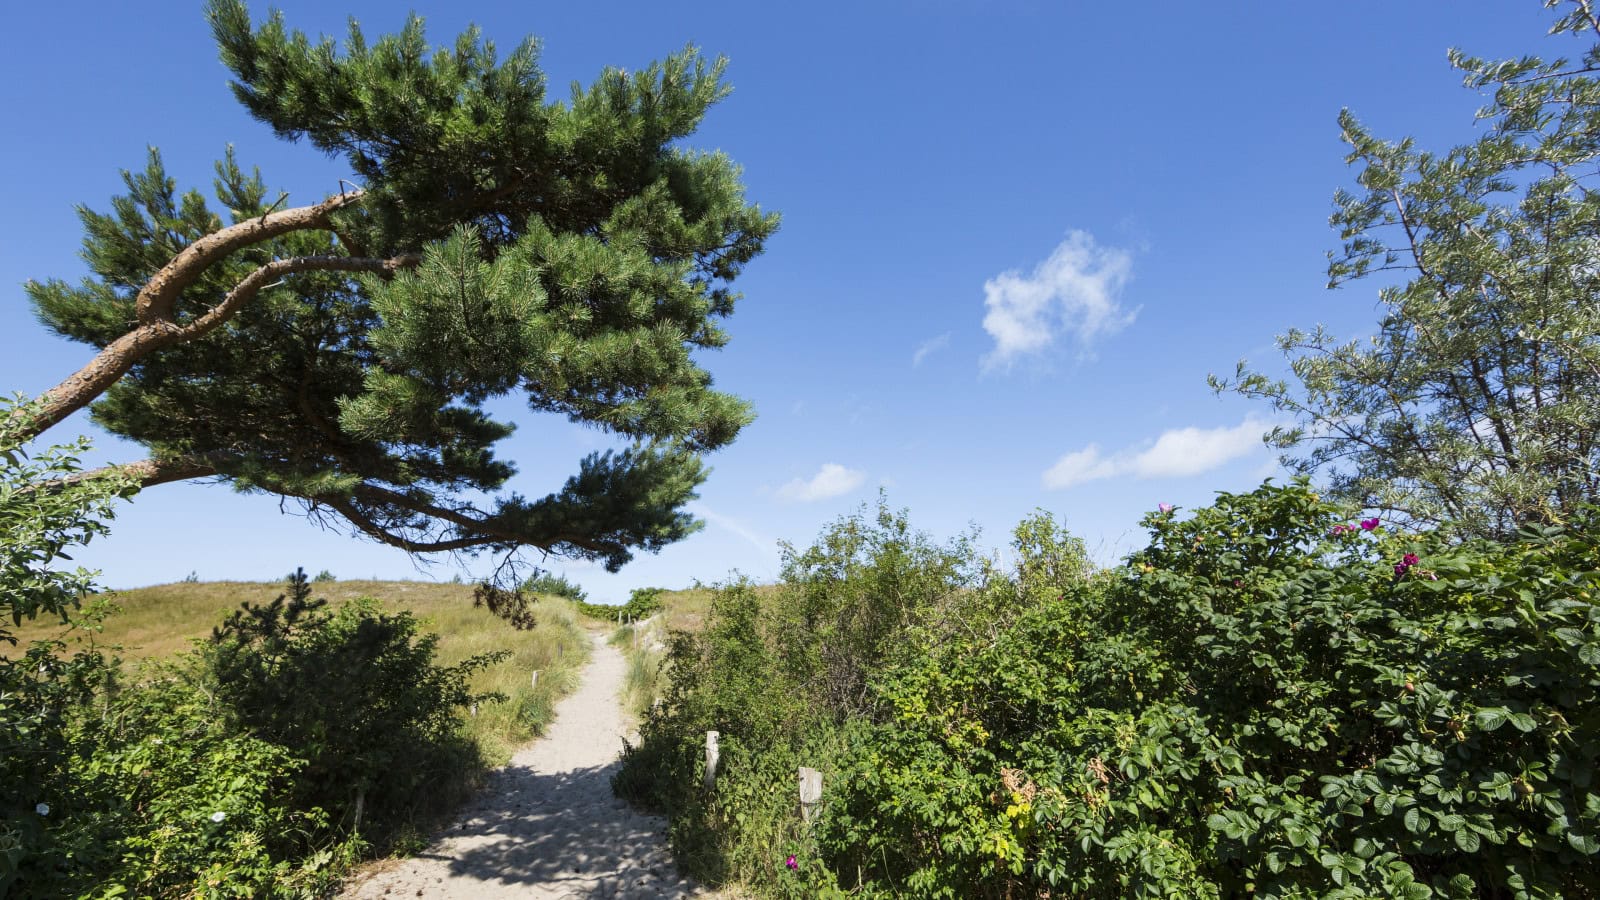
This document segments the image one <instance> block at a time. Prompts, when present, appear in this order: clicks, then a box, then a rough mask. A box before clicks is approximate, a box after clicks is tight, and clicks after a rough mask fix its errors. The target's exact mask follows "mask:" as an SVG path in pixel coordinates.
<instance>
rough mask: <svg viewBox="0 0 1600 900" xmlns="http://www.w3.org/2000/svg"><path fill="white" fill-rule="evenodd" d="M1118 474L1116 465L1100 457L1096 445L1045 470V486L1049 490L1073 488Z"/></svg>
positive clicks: (1065, 457) (1074, 453) (1072, 454)
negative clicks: (1076, 485)
mask: <svg viewBox="0 0 1600 900" xmlns="http://www.w3.org/2000/svg"><path fill="white" fill-rule="evenodd" d="M1115 474H1117V467H1116V464H1115V463H1113V462H1112V461H1111V460H1109V459H1106V458H1104V457H1102V456H1101V455H1100V448H1099V447H1097V446H1095V445H1094V444H1090V445H1089V446H1087V447H1085V448H1083V449H1082V450H1076V451H1074V452H1072V453H1068V454H1067V455H1065V456H1063V457H1061V458H1060V459H1058V460H1056V464H1055V465H1053V466H1051V467H1050V468H1048V469H1046V470H1045V473H1044V486H1045V487H1047V488H1065V487H1072V486H1073V485H1075V484H1082V483H1083V482H1085V481H1094V480H1095V479H1097V478H1110V477H1111V476H1113V475H1115Z"/></svg>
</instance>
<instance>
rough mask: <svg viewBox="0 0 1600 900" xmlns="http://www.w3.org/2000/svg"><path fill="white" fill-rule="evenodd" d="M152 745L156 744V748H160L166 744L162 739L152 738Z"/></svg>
mask: <svg viewBox="0 0 1600 900" xmlns="http://www.w3.org/2000/svg"><path fill="white" fill-rule="evenodd" d="M150 743H152V744H155V745H156V746H157V747H159V746H161V745H162V744H163V743H164V742H163V741H162V740H161V738H151V739H150Z"/></svg>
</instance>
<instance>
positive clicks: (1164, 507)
mask: <svg viewBox="0 0 1600 900" xmlns="http://www.w3.org/2000/svg"><path fill="white" fill-rule="evenodd" d="M1156 509H1157V510H1160V511H1161V512H1164V513H1169V512H1172V504H1171V503H1157V504H1156Z"/></svg>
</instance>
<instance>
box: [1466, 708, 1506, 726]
mask: <svg viewBox="0 0 1600 900" xmlns="http://www.w3.org/2000/svg"><path fill="white" fill-rule="evenodd" d="M1510 715H1511V711H1510V710H1508V709H1506V708H1505V707H1503V706H1499V707H1489V708H1487V709H1480V710H1478V712H1477V713H1476V714H1475V715H1474V716H1473V721H1475V722H1477V723H1478V727H1479V728H1482V729H1483V730H1484V731H1494V730H1495V729H1497V728H1499V727H1500V726H1501V725H1504V724H1505V723H1506V720H1507V718H1508V717H1510Z"/></svg>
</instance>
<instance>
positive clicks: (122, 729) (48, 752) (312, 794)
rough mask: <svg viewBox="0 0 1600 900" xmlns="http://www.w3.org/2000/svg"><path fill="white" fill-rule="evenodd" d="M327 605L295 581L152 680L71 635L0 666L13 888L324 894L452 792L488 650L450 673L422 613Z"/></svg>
mask: <svg viewBox="0 0 1600 900" xmlns="http://www.w3.org/2000/svg"><path fill="white" fill-rule="evenodd" d="M321 606H322V603H321V601H313V600H311V599H310V594H309V585H308V584H307V581H306V578H305V575H304V573H303V572H297V573H296V576H295V577H294V579H293V581H292V583H291V589H290V592H289V593H288V594H287V595H286V596H280V597H279V598H278V599H277V600H276V601H275V602H273V603H271V604H266V605H251V604H246V605H245V606H244V607H243V608H242V609H241V610H240V611H238V612H236V613H234V614H233V616H232V617H231V618H229V619H228V620H227V621H226V622H224V623H223V625H222V626H221V627H219V628H218V629H217V630H216V632H215V633H214V634H213V637H212V639H211V641H209V642H207V643H206V644H205V645H204V646H203V647H201V648H200V649H199V650H198V651H197V652H195V653H192V654H189V655H187V656H184V657H181V658H179V659H178V660H175V661H172V662H169V663H166V664H163V665H159V666H151V667H149V668H147V669H146V670H144V671H143V672H142V673H140V677H139V678H137V679H135V678H131V677H129V675H128V674H127V673H126V672H124V670H123V669H122V667H121V666H120V665H119V664H117V663H116V662H115V661H114V660H109V659H107V658H106V657H105V656H104V655H103V654H101V653H99V652H98V651H94V650H89V651H79V652H78V653H76V654H74V655H72V656H62V655H61V651H62V650H63V649H64V646H63V645H62V644H61V643H60V642H38V643H36V644H34V645H33V646H31V647H29V648H28V649H27V650H26V651H25V652H24V653H23V654H22V655H21V656H19V657H16V658H13V659H0V716H3V717H4V720H5V723H6V724H7V726H8V727H7V729H5V730H3V731H0V751H3V752H0V788H3V790H4V791H5V794H4V801H5V803H6V808H7V811H8V814H7V816H6V818H5V820H4V822H3V823H0V894H4V895H5V896H20V897H59V896H97V897H99V896H106V897H111V896H129V897H133V896H137V897H190V896H208V897H209V896H215V897H227V896H233V897H301V896H317V895H320V893H321V892H323V891H324V890H325V889H326V888H327V887H328V886H329V885H330V884H331V883H332V882H333V881H335V880H336V878H337V876H338V875H339V874H340V873H341V872H342V871H343V870H344V869H345V868H347V867H348V865H349V863H351V862H352V861H353V860H354V859H356V858H357V857H358V856H359V855H360V854H361V853H363V852H364V851H365V850H366V849H367V848H368V846H369V845H370V844H374V843H375V844H377V845H378V846H379V847H380V848H382V847H383V846H385V845H387V844H388V843H390V842H391V841H392V840H393V839H394V838H395V837H396V836H397V833H400V834H404V833H408V832H409V831H410V830H412V829H414V827H415V823H416V820H417V817H418V815H419V814H420V813H422V812H425V811H427V810H429V809H430V808H436V807H437V806H438V805H440V804H442V803H449V802H450V801H452V800H454V799H457V797H453V796H449V795H448V793H447V792H442V791H441V789H442V788H445V787H449V786H452V785H455V786H459V785H461V784H462V783H463V781H464V780H465V779H466V778H470V775H471V773H473V772H475V771H477V770H478V769H479V768H481V762H480V760H479V758H478V755H477V753H476V750H475V748H474V747H473V745H471V744H470V743H468V742H466V741H465V740H464V739H462V738H461V737H460V729H461V724H462V723H461V720H460V718H459V711H460V708H461V706H462V705H464V704H467V703H470V702H472V701H474V700H483V699H487V697H485V696H475V695H472V694H471V693H470V692H469V691H468V688H467V680H466V679H467V676H468V675H469V674H470V673H471V672H472V671H475V670H476V669H477V668H479V667H481V666H482V665H483V664H484V663H485V662H486V661H487V657H483V656H480V657H475V658H471V659H468V660H467V661H465V662H463V663H461V664H459V665H456V666H448V667H445V666H439V665H437V664H436V663H435V661H434V649H435V644H436V638H435V637H434V636H432V635H422V634H420V633H419V632H418V630H417V629H418V623H417V621H416V619H414V618H413V617H412V616H411V615H410V614H409V613H400V614H396V615H390V614H385V613H383V612H381V611H380V610H379V608H378V606H377V604H376V602H375V601H371V600H364V601H355V602H352V603H350V604H348V605H346V606H345V607H343V608H341V609H340V610H339V611H338V612H336V613H332V614H328V613H324V612H322V611H321ZM358 810H359V811H358ZM358 817H360V821H359V822H358V821H357V819H358ZM8 892H9V893H8Z"/></svg>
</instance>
